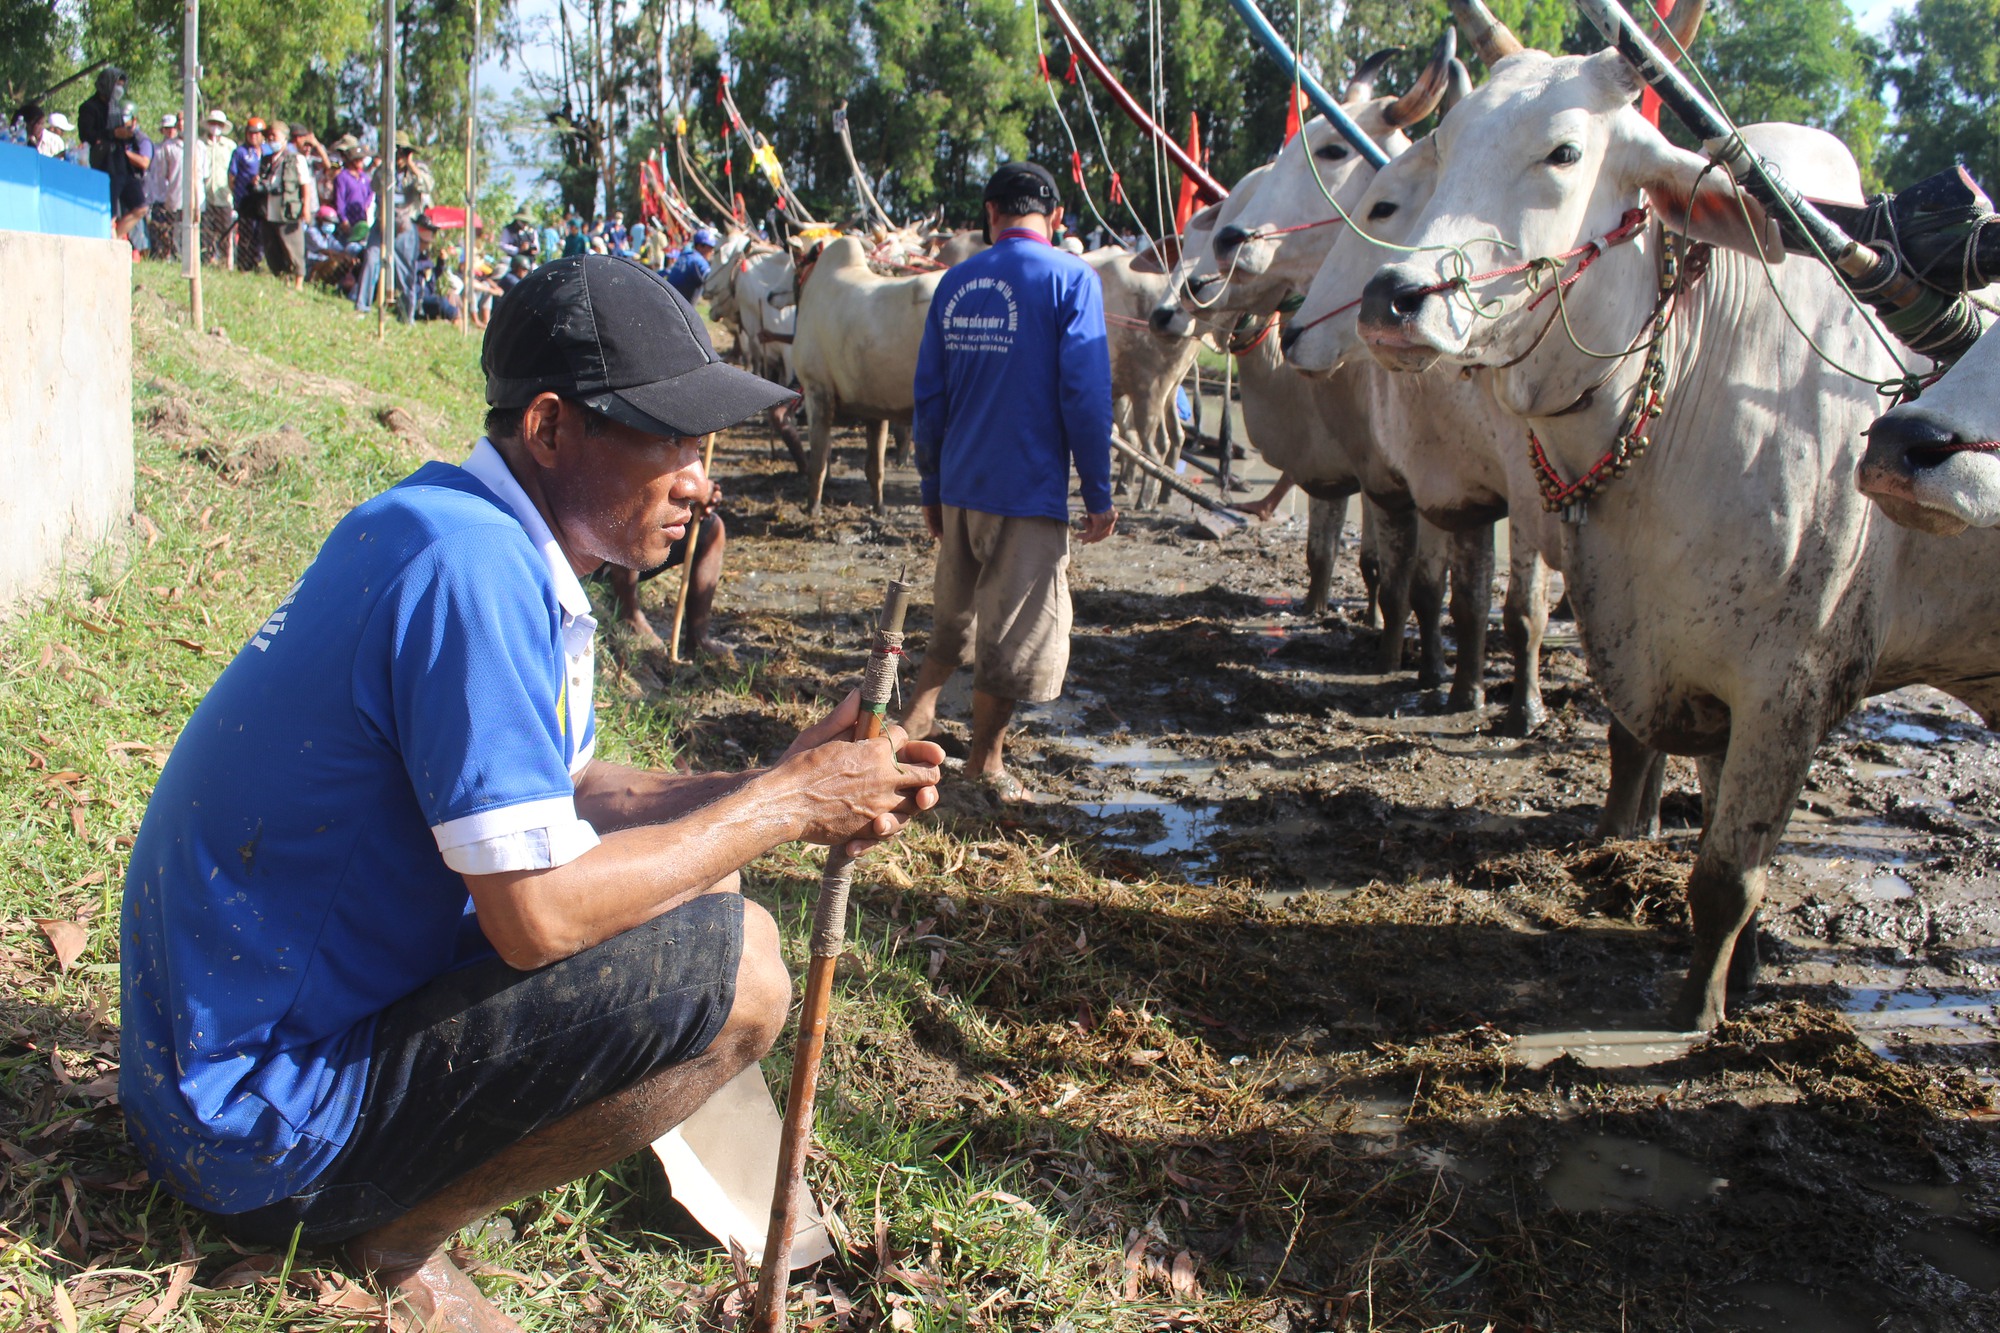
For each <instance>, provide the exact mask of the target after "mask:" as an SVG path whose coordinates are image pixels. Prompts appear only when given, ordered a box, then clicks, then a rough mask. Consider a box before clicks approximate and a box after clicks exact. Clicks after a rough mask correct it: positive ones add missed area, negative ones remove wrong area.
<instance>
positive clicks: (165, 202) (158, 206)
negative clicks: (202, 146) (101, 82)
mask: <svg viewBox="0 0 2000 1333" xmlns="http://www.w3.org/2000/svg"><path fill="white" fill-rule="evenodd" d="M184 148H185V145H184V144H182V143H181V118H180V117H179V116H177V115H175V114H174V113H173V112H171V111H169V112H168V113H167V114H166V115H164V116H161V117H160V137H159V140H158V142H156V143H155V144H154V145H153V163H152V165H151V166H149V167H147V168H146V205H147V209H148V212H147V215H146V232H147V235H149V236H150V237H151V238H152V242H153V244H152V248H151V250H149V251H148V253H149V254H151V255H152V257H153V258H155V259H172V258H173V257H174V256H175V255H177V254H179V253H180V230H181V170H182V166H183V149H184Z"/></svg>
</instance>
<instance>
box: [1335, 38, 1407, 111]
mask: <svg viewBox="0 0 2000 1333" xmlns="http://www.w3.org/2000/svg"><path fill="white" fill-rule="evenodd" d="M1401 54H1403V48H1402V47H1400V46H1391V47H1387V48H1385V49H1383V50H1380V51H1377V52H1376V53H1375V54H1374V55H1372V56H1369V57H1368V58H1367V59H1366V60H1364V61H1362V62H1361V64H1360V65H1359V67H1357V68H1356V69H1355V71H1354V77H1353V78H1351V79H1349V80H1348V81H1347V90H1346V91H1345V92H1343V93H1341V95H1340V101H1341V104H1342V105H1343V106H1353V105H1354V104H1355V103H1356V102H1365V101H1367V100H1368V99H1369V98H1371V97H1373V96H1374V95H1375V76H1376V75H1378V74H1380V73H1381V72H1382V66H1384V65H1386V64H1388V63H1389V62H1390V61H1391V60H1394V59H1395V58H1396V57H1397V56H1399V55H1401Z"/></svg>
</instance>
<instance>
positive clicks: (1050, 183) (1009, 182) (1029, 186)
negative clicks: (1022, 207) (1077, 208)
mask: <svg viewBox="0 0 2000 1333" xmlns="http://www.w3.org/2000/svg"><path fill="white" fill-rule="evenodd" d="M984 199H985V202H987V203H989V204H990V203H994V202H996V201H999V200H1006V201H1008V202H1009V203H1013V202H1016V201H1020V200H1028V199H1032V200H1034V201H1035V202H1036V203H1039V204H1041V205H1042V207H1041V210H1040V211H1041V212H1044V213H1053V212H1055V211H1056V209H1058V208H1060V207H1061V206H1062V192H1061V191H1060V190H1058V189H1056V178H1055V176H1054V174H1053V173H1051V172H1050V171H1049V169H1048V168H1047V167H1045V166H1042V165H1041V164H1039V163H1036V162H1009V163H1007V164H1005V165H1004V166H1002V167H1001V168H1000V169H999V170H998V171H996V172H994V173H993V174H992V175H991V176H989V177H987V179H986V194H985V196H984Z"/></svg>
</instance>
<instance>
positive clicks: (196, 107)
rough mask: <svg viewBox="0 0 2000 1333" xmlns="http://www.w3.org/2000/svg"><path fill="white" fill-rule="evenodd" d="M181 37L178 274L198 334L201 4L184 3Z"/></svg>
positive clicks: (187, 0)
mask: <svg viewBox="0 0 2000 1333" xmlns="http://www.w3.org/2000/svg"><path fill="white" fill-rule="evenodd" d="M183 8H184V10H185V17H184V22H185V27H184V29H183V31H182V37H181V227H180V231H181V234H180V242H181V271H182V272H183V273H185V274H186V275H187V280H188V319H189V320H190V321H191V322H192V323H193V324H194V331H195V332H196V333H200V332H201V204H202V198H201V188H202V178H203V176H204V175H205V174H206V173H204V172H203V171H202V169H201V164H200V163H199V162H198V161H197V160H196V159H197V155H198V154H200V153H201V152H202V151H203V150H202V141H201V140H200V139H198V138H196V137H195V126H194V118H195V117H196V116H198V115H200V114H201V90H200V88H199V86H198V85H199V83H200V81H201V47H200V37H201V0H184V5H183Z"/></svg>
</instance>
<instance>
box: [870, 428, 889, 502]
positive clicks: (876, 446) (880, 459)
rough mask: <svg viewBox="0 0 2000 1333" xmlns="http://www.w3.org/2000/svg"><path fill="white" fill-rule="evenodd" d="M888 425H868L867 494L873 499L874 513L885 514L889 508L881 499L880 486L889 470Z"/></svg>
mask: <svg viewBox="0 0 2000 1333" xmlns="http://www.w3.org/2000/svg"><path fill="white" fill-rule="evenodd" d="M888 465H889V423H888V422H886V421H871V422H869V423H868V460H867V463H866V467H867V469H868V494H869V495H871V496H873V497H874V499H875V512H876V513H877V514H886V513H888V512H889V506H888V505H887V504H886V503H885V502H884V501H883V499H882V484H883V481H884V479H885V475H886V474H887V472H888V470H889V466H888Z"/></svg>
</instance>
